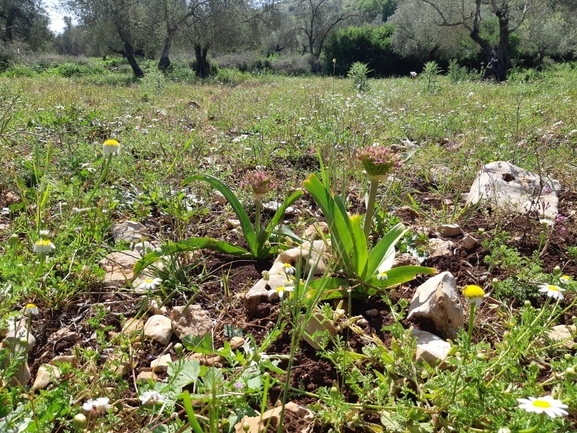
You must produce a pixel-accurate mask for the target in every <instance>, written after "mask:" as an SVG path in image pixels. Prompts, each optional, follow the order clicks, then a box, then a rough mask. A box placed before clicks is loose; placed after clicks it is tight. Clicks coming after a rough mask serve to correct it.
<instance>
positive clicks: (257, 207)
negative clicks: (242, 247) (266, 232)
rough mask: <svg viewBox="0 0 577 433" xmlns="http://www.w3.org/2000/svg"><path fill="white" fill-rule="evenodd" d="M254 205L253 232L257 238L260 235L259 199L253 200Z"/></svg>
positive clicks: (260, 205) (260, 204)
mask: <svg viewBox="0 0 577 433" xmlns="http://www.w3.org/2000/svg"><path fill="white" fill-rule="evenodd" d="M254 201H255V204H256V210H255V222H254V225H255V232H256V235H257V236H258V235H259V233H260V213H261V208H262V203H261V199H260V198H255V200H254Z"/></svg>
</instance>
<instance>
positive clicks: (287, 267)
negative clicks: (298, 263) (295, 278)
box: [282, 263, 296, 275]
mask: <svg viewBox="0 0 577 433" xmlns="http://www.w3.org/2000/svg"><path fill="white" fill-rule="evenodd" d="M282 268H283V271H284V273H285V274H286V275H294V274H295V272H296V269H295V268H294V266H293V265H291V264H290V263H283V265H282Z"/></svg>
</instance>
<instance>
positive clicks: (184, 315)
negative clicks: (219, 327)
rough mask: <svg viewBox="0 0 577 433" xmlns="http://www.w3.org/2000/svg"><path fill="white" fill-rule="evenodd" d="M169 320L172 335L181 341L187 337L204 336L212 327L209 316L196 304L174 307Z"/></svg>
mask: <svg viewBox="0 0 577 433" xmlns="http://www.w3.org/2000/svg"><path fill="white" fill-rule="evenodd" d="M170 319H171V320H172V328H173V329H174V333H175V334H176V336H177V337H178V338H180V339H181V340H182V339H183V338H184V337H185V336H187V335H188V336H191V337H195V336H197V335H198V336H203V335H206V334H208V333H209V332H210V331H211V330H212V328H213V327H214V323H213V321H212V318H211V317H210V314H208V313H207V312H206V311H205V310H203V309H202V307H201V306H200V305H197V304H194V305H188V306H179V307H174V308H173V309H172V311H171V312H170Z"/></svg>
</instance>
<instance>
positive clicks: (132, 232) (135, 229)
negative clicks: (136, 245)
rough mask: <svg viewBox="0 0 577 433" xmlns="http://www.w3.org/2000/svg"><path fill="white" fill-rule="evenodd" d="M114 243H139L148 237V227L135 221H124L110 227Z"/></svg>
mask: <svg viewBox="0 0 577 433" xmlns="http://www.w3.org/2000/svg"><path fill="white" fill-rule="evenodd" d="M110 231H111V232H112V237H113V239H114V242H119V241H126V242H139V241H141V240H142V239H143V238H145V237H147V236H148V231H147V230H146V227H145V226H143V225H142V224H140V223H139V222H135V221H124V222H122V223H118V224H113V225H112V227H110Z"/></svg>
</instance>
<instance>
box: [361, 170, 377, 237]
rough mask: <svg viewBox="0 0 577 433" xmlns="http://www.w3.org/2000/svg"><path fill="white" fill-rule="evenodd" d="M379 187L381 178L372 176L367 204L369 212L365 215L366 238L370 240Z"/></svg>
mask: <svg viewBox="0 0 577 433" xmlns="http://www.w3.org/2000/svg"><path fill="white" fill-rule="evenodd" d="M378 187H379V180H378V179H375V178H371V184H370V186H369V202H368V204H367V214H366V215H365V227H364V231H365V238H366V239H367V241H368V240H369V235H370V234H371V228H372V226H373V213H374V210H375V199H376V197H377V188H378Z"/></svg>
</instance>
